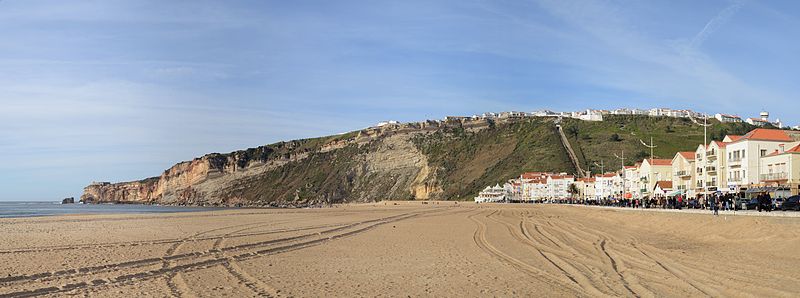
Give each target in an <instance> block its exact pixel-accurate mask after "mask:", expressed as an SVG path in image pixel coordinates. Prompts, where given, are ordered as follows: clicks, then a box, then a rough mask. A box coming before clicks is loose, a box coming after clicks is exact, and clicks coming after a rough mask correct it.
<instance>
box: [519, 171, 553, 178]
mask: <svg viewBox="0 0 800 298" xmlns="http://www.w3.org/2000/svg"><path fill="white" fill-rule="evenodd" d="M545 175H547V173H542V172H528V173H522V179H536V178H540V177H543V176H545Z"/></svg>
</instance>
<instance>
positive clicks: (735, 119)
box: [714, 113, 742, 123]
mask: <svg viewBox="0 0 800 298" xmlns="http://www.w3.org/2000/svg"><path fill="white" fill-rule="evenodd" d="M714 118H716V119H717V120H719V122H723V123H728V122H730V123H740V122H742V118H741V117H739V116H735V115H728V114H719V113H717V114H715V115H714Z"/></svg>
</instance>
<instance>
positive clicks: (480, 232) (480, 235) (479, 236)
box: [467, 210, 584, 295]
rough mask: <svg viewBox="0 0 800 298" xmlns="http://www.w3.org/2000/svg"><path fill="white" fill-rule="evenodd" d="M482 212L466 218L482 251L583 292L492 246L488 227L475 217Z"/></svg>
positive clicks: (572, 284)
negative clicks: (472, 225)
mask: <svg viewBox="0 0 800 298" xmlns="http://www.w3.org/2000/svg"><path fill="white" fill-rule="evenodd" d="M497 212H498V210H494V211H492V212H490V213H489V215H486V216H484V217H485V218H488V216H491V215H493V214H495V213H497ZM483 213H485V212H480V211H479V212H478V213H475V214H471V215H469V216H467V218H469V219H470V220H472V221H473V222H475V224H476V226H477V228H476V229H475V233H474V234H473V237H472V239H473V241H474V242H475V245H477V246H478V248H480V249H481V250H483V251H484V252H486V253H488V254H489V255H490V256H493V257H494V258H495V259H497V260H499V261H501V262H502V263H505V264H507V265H509V266H511V267H513V268H515V269H517V270H519V271H522V272H523V273H526V274H528V275H529V276H531V277H533V278H536V279H538V280H541V281H544V282H546V283H549V284H558V285H561V286H564V288H566V289H568V290H571V291H572V292H573V294H576V295H580V294H583V293H584V290H583V289H582V288H581V287H579V286H577V285H576V284H574V283H569V282H564V281H562V280H560V279H556V278H552V277H550V274H549V273H547V272H545V271H543V270H541V269H539V268H536V267H534V266H531V265H529V264H527V263H525V262H523V261H521V260H519V259H517V258H514V257H512V256H510V255H508V254H506V253H503V252H502V251H500V250H499V249H497V248H496V247H494V246H493V245H492V244H491V243H490V242H489V241H488V240H487V238H486V230H487V229H488V228H487V226H486V223H484V222H482V221H480V220H478V219H476V218H475V217H476V216H477V215H480V214H483Z"/></svg>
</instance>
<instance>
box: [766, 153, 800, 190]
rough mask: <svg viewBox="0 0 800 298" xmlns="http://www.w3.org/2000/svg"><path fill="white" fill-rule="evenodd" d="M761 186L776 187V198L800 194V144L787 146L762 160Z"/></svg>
mask: <svg viewBox="0 0 800 298" xmlns="http://www.w3.org/2000/svg"><path fill="white" fill-rule="evenodd" d="M787 148H788V149H787ZM759 186H763V187H774V188H775V189H776V191H778V193H777V194H774V195H775V196H783V197H788V196H790V195H797V194H800V143H797V142H796V143H791V144H786V145H784V146H781V147H780V148H779V149H778V150H775V151H773V152H771V153H769V154H767V155H766V156H764V157H762V158H761V162H760V171H759Z"/></svg>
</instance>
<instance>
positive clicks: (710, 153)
mask: <svg viewBox="0 0 800 298" xmlns="http://www.w3.org/2000/svg"><path fill="white" fill-rule="evenodd" d="M706 159H707V160H709V161H712V160H716V159H717V151H714V150H711V151H708V152H706Z"/></svg>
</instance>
